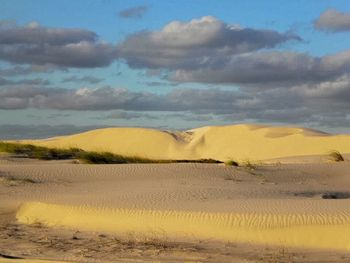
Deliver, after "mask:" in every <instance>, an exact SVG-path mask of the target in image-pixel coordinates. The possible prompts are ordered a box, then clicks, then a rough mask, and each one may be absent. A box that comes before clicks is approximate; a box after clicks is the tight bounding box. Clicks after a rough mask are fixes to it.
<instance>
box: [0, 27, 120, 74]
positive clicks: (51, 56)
mask: <svg viewBox="0 0 350 263" xmlns="http://www.w3.org/2000/svg"><path fill="white" fill-rule="evenodd" d="M115 58H116V49H115V47H114V46H113V45H111V44H108V43H106V42H103V41H100V40H99V39H98V37H97V35H96V34H95V33H94V32H91V31H88V30H83V29H56V28H46V27H42V26H40V25H38V24H37V23H31V24H29V25H25V26H14V27H1V26H0V59H1V60H5V61H8V62H13V63H21V64H36V65H46V64H49V65H50V64H51V65H55V66H60V67H77V68H89V67H102V66H107V65H109V64H111V63H112V61H113V60H114V59H115Z"/></svg>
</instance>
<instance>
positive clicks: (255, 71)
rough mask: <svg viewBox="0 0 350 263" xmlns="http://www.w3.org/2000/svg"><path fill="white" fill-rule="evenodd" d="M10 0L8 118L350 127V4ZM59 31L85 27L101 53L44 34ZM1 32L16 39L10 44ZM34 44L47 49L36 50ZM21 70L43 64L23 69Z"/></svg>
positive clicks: (5, 4) (0, 85)
mask: <svg viewBox="0 0 350 263" xmlns="http://www.w3.org/2000/svg"><path fill="white" fill-rule="evenodd" d="M0 5H1V8H0V21H2V23H1V22H0V95H1V96H2V97H3V98H2V100H1V98H0V126H1V125H2V126H6V127H7V126H9V125H22V126H23V127H25V126H26V125H49V126H52V125H71V126H89V127H90V126H96V127H98V126H150V127H161V128H169V129H185V128H190V127H197V126H202V125H219V124H230V123H242V122H254V123H272V124H281V125H298V126H307V127H311V128H317V129H323V130H327V131H331V132H350V128H349V127H350V116H349V114H348V112H350V111H349V109H350V108H348V106H346V103H344V98H350V77H349V74H348V73H349V71H350V62H349V61H350V56H349V55H348V54H349V53H350V51H349V50H350V2H349V1H346V0H332V1H330V0H329V1H320V0H318V1H316V0H309V1H301V0H299V1H277V0H276V1H258V0H257V1H253V0H251V1H247V0H245V1H238V0H237V1H224V0H221V1H213V0H212V1H210V0H192V1H188V0H187V1H179V0H177V1H170V0H165V1H136V0H135V1H111V0H101V1H96V0H95V1H92V0H84V1H83V0H75V1H71V0H60V1H58V0H57V1H54V0H50V1H47V0H36V1H29V0H28V1H24V0H0ZM329 10H336V12H333V13H332V12H329V13H327V12H328V11H329ZM125 11H126V14H127V15H125V16H123V15H121V14H122V12H125ZM128 14H131V15H128ZM205 17H207V18H205ZM208 17H209V18H208ZM194 19H195V20H194ZM174 21H181V23H182V24H181V25H180V26H179V25H178V24H172V23H174ZM193 21H194V22H193ZM316 21H318V25H319V26H317V25H316V24H317V23H316ZM33 22H35V24H34V23H33ZM333 22H334V23H333ZM347 23H349V25H348V24H347ZM169 24H170V25H175V26H174V27H173V29H172V30H173V31H172V32H171V33H170V35H171V37H172V39H174V41H173V42H172V41H169V40H168V39H167V37H168V36H169V34H168V33H166V32H165V30H164V28H166V27H167V25H169ZM194 27H195V29H193V28H194ZM51 29H52V30H61V31H60V32H61V33H62V34H65V35H64V36H62V39H63V38H64V37H66V36H68V35H69V36H71V34H77V36H76V37H77V38H79V37H82V39H81V40H79V41H80V42H79V43H80V44H81V43H85V42H87V45H89V48H94V49H93V50H94V51H93V52H96V54H95V53H94V57H93V58H91V57H90V54H86V52H90V51H89V50H90V49H87V50H88V51H84V50H82V51H81V54H80V53H79V52H80V51H79V52H78V53H79V54H77V55H76V54H75V53H69V52H71V51H69V52H68V51H67V50H68V49H69V48H70V47H71V46H73V45H78V42H74V41H76V40H72V41H73V42H72V43H68V42H67V43H66V42H65V43H64V46H62V45H61V44H59V43H58V44H56V43H53V42H50V43H44V42H45V41H46V40H45V39H46V38H45V37H49V36H51V35H52V34H56V33H52V30H51ZM73 29H74V30H79V32H78V31H74V32H73V31H72V30H73ZM40 30H42V31H43V32H44V33H40V34H41V35H39V38H40V37H43V39H44V40H40V41H39V40H38V39H37V42H35V41H36V40H30V41H31V42H30V41H29V42H30V43H29V42H28V40H27V39H26V37H27V36H28V35H30V34H33V32H34V31H35V32H39V31H40ZM50 30H51V31H50ZM191 30H193V32H192V31H191ZM188 31H190V33H189V37H188V36H187V35H186V34H187V33H188ZM40 32H41V31H40ZM87 32H89V33H87ZM140 32H141V33H140ZM142 32H143V33H142ZM207 32H208V33H207ZM61 33H60V34H61ZM1 34H3V39H5V37H8V36H9V35H10V36H14V35H16V36H15V38H14V40H13V39H10V40H9V41H10V42H11V41H12V42H11V43H10V42H6V43H5V42H4V43H2V42H1V37H2V35H1ZM21 34H22V35H21ZM84 34H95V38H94V39H93V40H92V39H89V40H86V39H85V38H84V36H85V35H84ZM197 34H198V35H197ZM206 34H207V35H206ZM211 34H212V35H211ZM83 35H84V36H83ZM202 35H205V36H209V37H204V38H203V40H202V39H201V36H202ZM192 36H193V39H189V38H191V37H192ZM196 38H198V41H196ZM47 39H48V38H47ZM133 39H134V40H135V39H136V42H135V41H133ZM169 39H170V38H169ZM4 41H5V40H4ZM16 41H17V42H16ZM21 41H22V42H21ZM33 41H34V42H33ZM64 41H68V40H66V39H65V40H64ZM84 41H85V42H84ZM156 41H158V42H156ZM186 41H187V42H186ZM185 42H186V43H185ZM194 42H195V43H194ZM45 45H46V46H45ZM100 45H101V47H103V49H104V48H105V49H106V50H105V51H101V50H100V48H101V47H100ZM33 47H35V50H36V51H35V52H37V53H35V52H33V51H28V50H31V48H33ZM22 48H23V49H22ZM66 48H67V49H66ZM41 49H42V50H41ZM58 49H60V50H59V51H57V50H58ZM1 50H2V51H1ZM9 50H10V51H9ZM56 51H57V52H61V53H59V54H62V56H68V57H69V56H70V55H72V54H73V55H72V58H71V59H70V60H69V62H67V61H68V59H66V58H62V59H61V58H60V57H55V56H57V55H55V54H54V55H52V54H50V52H56ZM348 51H349V53H347V52H348ZM21 52H30V53H26V55H25V56H24V55H23V53H21ZM65 52H66V53H65ZM341 52H343V53H341ZM344 52H345V53H344ZM150 54H152V56H151V55H150ZM158 54H159V56H160V57H159V59H158V60H156V59H157V56H158ZM223 54H224V55H223ZM75 55H76V56H77V58H76V59H77V62H76V63H75V61H74V59H75V57H74V56H75ZM78 55H79V56H78ZM35 56H37V57H35ZM84 56H88V58H86V57H84ZM96 56H101V59H100V58H96ZM103 56H106V58H105V59H103V58H102V57H103ZM107 56H111V57H112V56H113V58H111V59H109V58H107ZM348 57H349V61H348V60H347V59H348ZM344 58H346V59H344ZM93 59H95V60H94V61H92V60H93ZM81 61H82V62H81ZM85 62H86V64H84V63H85ZM90 62H91V63H92V64H89V63H90ZM180 62H181V63H180ZM215 65H216V66H215ZM16 67H17V68H21V69H28V68H30V69H31V70H28V72H27V73H16V74H13V73H11V72H13V69H14V68H16ZM33 68H35V70H32V69H33ZM274 69H275V70H276V74H273V70H274ZM11 70H12V71H11ZM1 72H3V73H1ZM9 72H10V73H9ZM306 73H307V74H306ZM245 75H247V76H245ZM1 80H3V81H2V82H1ZM28 80H36V81H35V83H34V82H33V81H32V82H29V81H28ZM45 81H46V82H47V83H45ZM1 92H2V93H1ZM34 93H35V94H34ZM28 94H29V95H28ZM33 94H34V95H33ZM219 95H221V96H223V97H219ZM26 96H27V97H26ZM28 96H29V97H28ZM103 96H105V97H103ZM346 96H348V97H346ZM67 98H71V99H72V100H71V101H69V100H68V99H67ZM269 98H270V99H269ZM276 101H277V102H278V103H277V102H276ZM56 104H57V105H56ZM104 105H105V106H104ZM167 105H168V108H167ZM330 109H331V112H330ZM1 135H2V133H1V127H0V136H1ZM3 136H5V137H6V136H7V135H6V134H5V135H3ZM21 136H22V135H21ZM23 136H25V135H23Z"/></svg>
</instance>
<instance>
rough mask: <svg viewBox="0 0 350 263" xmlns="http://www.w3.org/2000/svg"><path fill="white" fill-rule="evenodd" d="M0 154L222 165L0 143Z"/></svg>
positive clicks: (85, 160)
mask: <svg viewBox="0 0 350 263" xmlns="http://www.w3.org/2000/svg"><path fill="white" fill-rule="evenodd" d="M0 152H6V153H12V154H16V155H19V156H22V157H26V158H34V159H41V160H69V159H72V160H73V159H77V160H79V161H81V162H82V163H89V164H126V163H222V162H221V161H218V160H214V159H199V160H156V159H148V158H143V157H138V156H123V155H119V154H114V153H111V152H90V151H84V150H82V149H79V148H69V149H60V148H47V147H42V146H35V145H32V144H21V143H10V142H1V141H0Z"/></svg>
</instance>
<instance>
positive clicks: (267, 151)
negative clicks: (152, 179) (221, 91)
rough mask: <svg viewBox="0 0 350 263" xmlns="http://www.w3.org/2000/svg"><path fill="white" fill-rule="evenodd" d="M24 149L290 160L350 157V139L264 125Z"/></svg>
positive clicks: (83, 139)
mask: <svg viewBox="0 0 350 263" xmlns="http://www.w3.org/2000/svg"><path fill="white" fill-rule="evenodd" d="M22 142H25V143H31V144H35V145H41V146H47V147H59V148H67V147H78V148H81V149H84V150H88V151H109V152H113V153H116V154H122V155H132V156H139V157H145V158H151V159H202V158H212V159H217V160H222V161H225V160H228V159H235V160H247V159H249V160H267V159H273V158H281V157H290V156H306V155H308V156H310V155H325V154H327V152H329V151H331V150H337V151H340V152H342V153H350V135H329V134H326V133H323V132H319V131H315V130H311V129H303V128H295V127H271V126H260V125H232V126H207V127H202V128H197V129H192V130H188V131H184V132H181V131H176V132H171V131H162V130H156V129H146V128H107V129H98V130H92V131H88V132H84V133H80V134H75V135H70V136H62V137H55V138H50V139H46V140H26V141H22Z"/></svg>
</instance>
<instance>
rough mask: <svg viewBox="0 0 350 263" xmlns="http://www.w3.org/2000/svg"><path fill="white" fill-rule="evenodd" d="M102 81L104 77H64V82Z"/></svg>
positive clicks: (93, 82)
mask: <svg viewBox="0 0 350 263" xmlns="http://www.w3.org/2000/svg"><path fill="white" fill-rule="evenodd" d="M102 81H103V79H101V78H96V77H93V76H83V77H77V76H71V77H67V78H64V79H63V80H62V82H63V83H67V82H73V83H81V82H84V83H89V84H97V83H100V82H102Z"/></svg>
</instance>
